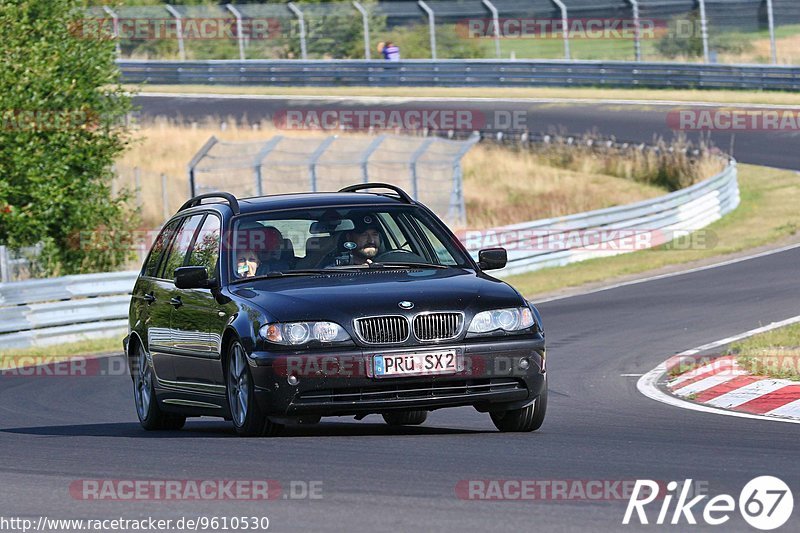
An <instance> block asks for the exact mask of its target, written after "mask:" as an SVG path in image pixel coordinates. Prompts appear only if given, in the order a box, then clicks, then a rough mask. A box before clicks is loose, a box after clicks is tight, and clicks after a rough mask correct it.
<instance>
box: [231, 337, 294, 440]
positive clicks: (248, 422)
mask: <svg viewBox="0 0 800 533" xmlns="http://www.w3.org/2000/svg"><path fill="white" fill-rule="evenodd" d="M227 361H228V363H227V365H226V369H225V392H226V394H225V396H226V397H227V398H228V408H229V409H230V412H231V420H232V422H233V427H234V429H235V430H236V433H237V434H238V435H239V436H240V437H261V436H264V437H274V436H276V435H278V434H279V433H280V432H281V430H282V429H283V426H282V425H281V424H276V423H275V422H273V421H271V420H270V419H269V418H268V417H267V416H266V415H264V414H263V413H262V412H261V408H260V407H259V405H258V402H257V401H256V396H255V385H254V383H253V374H252V373H251V372H250V365H249V364H248V362H247V352H245V349H244V346H242V343H241V342H239V341H238V340H236V341H234V342H232V343H231V345H230V347H229V348H228V358H227Z"/></svg>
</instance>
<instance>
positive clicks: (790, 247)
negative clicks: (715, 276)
mask: <svg viewBox="0 0 800 533" xmlns="http://www.w3.org/2000/svg"><path fill="white" fill-rule="evenodd" d="M795 248H800V243H796V244H790V245H787V246H782V247H780V248H775V249H774V250H768V251H766V252H759V253H757V254H754V255H748V256H745V257H737V258H736V259H729V260H727V261H722V262H720V263H714V264H711V265H705V266H701V267H695V268H690V269H687V270H679V271H676V272H669V273H667V274H659V275H657V276H650V277H647V278H640V279H634V280H631V281H623V282H621V283H615V284H613V285H608V286H605V287H600V288H597V289H591V290H589V291H586V292H581V293H578V294H569V295H566V296H554V297H553V298H547V299H544V300H536V301H535V302H534V303H535V304H537V305H538V304H542V303H545V302H554V301H556V300H566V299H568V298H577V297H579V296H586V295H588V294H595V293H598V292H603V291H609V290H611V289H617V288H619V287H627V286H629V285H638V284H639V283H649V282H651V281H658V280H660V279H667V278H674V277H676V276H683V275H684V274H693V273H695V272H702V271H704V270H711V269H712V268H719V267H724V266H728V265H734V264H736V263H741V262H743V261H750V260H751V259H759V258H761V257H766V256H769V255H774V254H779V253H783V252H788V251H789V250H794V249H795ZM512 284H513V283H512ZM723 344H724V343H723ZM679 355H680V354H679ZM684 355H691V354H684Z"/></svg>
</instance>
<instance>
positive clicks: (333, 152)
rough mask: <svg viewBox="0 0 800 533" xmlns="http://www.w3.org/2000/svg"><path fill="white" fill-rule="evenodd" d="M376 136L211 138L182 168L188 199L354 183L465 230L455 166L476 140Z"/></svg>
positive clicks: (322, 188) (458, 167)
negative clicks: (388, 187) (389, 193)
mask: <svg viewBox="0 0 800 533" xmlns="http://www.w3.org/2000/svg"><path fill="white" fill-rule="evenodd" d="M479 138H480V137H479V136H477V135H474V136H472V137H470V138H468V139H466V140H462V141H455V140H449V139H442V138H438V137H411V136H401V135H376V136H363V137H355V136H353V137H350V136H336V135H333V136H329V137H322V138H299V137H298V138H292V137H284V136H280V135H278V136H275V137H272V138H270V139H267V140H264V141H259V142H243V143H232V142H220V141H217V139H216V138H214V137H212V138H211V139H210V140H209V142H208V143H206V145H205V146H204V147H203V148H202V149H201V150H200V151H199V152H198V154H197V155H196V156H195V157H194V159H193V160H192V162H191V163H190V164H189V169H190V170H189V173H190V182H191V189H192V193H193V194H200V193H203V192H209V191H214V190H224V191H228V192H230V193H233V194H234V195H236V196H237V197H240V198H241V197H247V196H259V195H265V194H282V193H293V192H308V191H311V192H316V191H337V190H339V189H341V188H343V187H346V186H348V185H352V184H354V183H370V182H383V183H390V184H393V185H397V186H399V187H402V188H403V189H404V190H406V191H408V193H409V194H410V195H411V196H412V197H414V198H415V199H417V200H419V201H421V202H422V203H424V204H425V205H427V206H428V207H429V208H431V209H432V210H433V211H434V212H435V213H436V214H437V215H439V216H440V217H442V218H443V219H445V220H446V221H447V222H448V223H450V224H452V225H456V226H461V225H464V224H466V214H465V209H464V195H463V186H462V184H463V179H462V171H461V159H462V158H463V157H464V155H465V154H466V153H467V151H468V150H469V149H470V148H471V147H472V146H473V145H474V144H475V143H476V142H478V140H479Z"/></svg>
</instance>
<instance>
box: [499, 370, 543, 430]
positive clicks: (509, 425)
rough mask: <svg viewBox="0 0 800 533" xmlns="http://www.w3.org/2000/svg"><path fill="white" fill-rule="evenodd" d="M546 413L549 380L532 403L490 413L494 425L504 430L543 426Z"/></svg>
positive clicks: (529, 428)
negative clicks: (518, 407)
mask: <svg viewBox="0 0 800 533" xmlns="http://www.w3.org/2000/svg"><path fill="white" fill-rule="evenodd" d="M546 413H547V380H545V382H544V388H543V389H542V392H541V394H539V396H537V397H536V400H534V402H533V403H532V404H531V405H529V406H527V407H523V408H522V409H512V410H510V411H492V412H490V413H489V414H490V415H491V417H492V422H494V426H495V427H496V428H497V429H499V430H500V431H502V432H528V431H536V430H537V429H539V428H540V427H542V423H543V422H544V417H545V414H546Z"/></svg>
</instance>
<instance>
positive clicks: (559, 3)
mask: <svg viewBox="0 0 800 533" xmlns="http://www.w3.org/2000/svg"><path fill="white" fill-rule="evenodd" d="M553 3H554V4H555V5H556V6H558V8H559V9H560V10H561V25H562V26H564V59H566V60H570V59H572V57H571V55H572V54H570V51H569V18H568V16H567V5H566V4H565V3H564V2H562V1H561V0H553Z"/></svg>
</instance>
